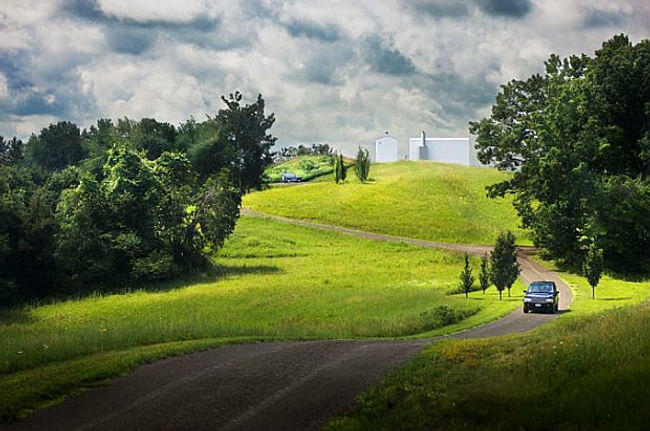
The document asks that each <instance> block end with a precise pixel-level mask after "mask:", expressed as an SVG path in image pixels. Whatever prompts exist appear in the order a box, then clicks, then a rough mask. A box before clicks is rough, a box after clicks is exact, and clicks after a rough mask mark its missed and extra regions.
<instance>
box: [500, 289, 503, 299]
mask: <svg viewBox="0 0 650 431" xmlns="http://www.w3.org/2000/svg"><path fill="white" fill-rule="evenodd" d="M502 295H503V290H499V301H503V296H502Z"/></svg>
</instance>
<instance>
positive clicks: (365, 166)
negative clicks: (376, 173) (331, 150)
mask: <svg viewBox="0 0 650 431" xmlns="http://www.w3.org/2000/svg"><path fill="white" fill-rule="evenodd" d="M354 172H355V173H356V174H357V178H359V181H361V182H362V183H365V182H366V180H367V179H368V175H369V174H370V152H369V151H368V150H367V149H362V148H361V147H359V151H358V152H357V160H356V162H355V164H354Z"/></svg>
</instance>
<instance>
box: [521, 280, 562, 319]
mask: <svg viewBox="0 0 650 431" xmlns="http://www.w3.org/2000/svg"><path fill="white" fill-rule="evenodd" d="M524 293H525V296H524V313H528V312H529V311H533V310H546V311H550V312H551V313H555V312H556V311H557V310H558V303H559V301H560V292H558V290H557V286H555V283H554V282H552V281H533V282H532V283H530V285H529V286H528V290H524Z"/></svg>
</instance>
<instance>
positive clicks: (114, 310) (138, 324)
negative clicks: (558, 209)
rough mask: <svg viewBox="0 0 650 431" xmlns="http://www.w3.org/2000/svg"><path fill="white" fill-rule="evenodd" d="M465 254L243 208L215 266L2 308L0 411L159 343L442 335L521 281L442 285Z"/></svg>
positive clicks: (175, 346) (25, 405)
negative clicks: (161, 280)
mask: <svg viewBox="0 0 650 431" xmlns="http://www.w3.org/2000/svg"><path fill="white" fill-rule="evenodd" d="M462 259H463V257H462V255H458V254H452V253H448V252H443V251H438V250H431V249H423V248H418V247H414V246H409V245H405V244H397V243H383V242H376V241H371V240H365V239H358V238H353V237H349V236H345V235H341V234H337V233H333V232H324V231H319V230H315V229H309V228H303V227H297V226H292V225H289V224H284V223H279V222H274V221H271V220H265V219H257V218H250V217H243V218H242V219H241V220H240V221H239V224H238V226H237V229H236V232H235V234H234V235H233V237H232V238H231V239H230V240H229V241H228V242H227V244H226V246H225V247H224V249H223V250H222V251H221V252H220V254H219V257H218V258H217V261H218V263H219V265H220V270H219V273H218V274H213V275H205V276H204V277H202V279H200V280H194V281H192V282H189V281H188V282H186V283H182V282H176V283H170V284H163V285H159V286H151V287H150V288H149V289H147V290H140V291H134V292H130V293H125V294H115V295H105V296H102V295H97V296H91V297H86V298H81V299H77V300H68V301H62V302H57V303H52V304H47V305H40V306H31V307H24V308H20V309H14V310H9V311H4V312H1V313H0V387H2V391H0V392H1V393H2V395H0V418H2V419H3V420H4V421H7V420H11V419H12V418H15V417H18V416H20V415H22V414H25V412H27V411H29V409H30V408H33V407H35V406H39V405H44V404H47V403H48V402H50V401H51V400H52V399H53V398H54V399H56V398H57V397H60V396H65V395H66V394H69V393H71V392H74V391H76V390H78V389H79V388H81V387H85V386H88V385H92V384H94V383H95V382H96V381H100V380H103V379H106V378H108V377H111V376H115V375H118V374H121V373H125V372H128V371H129V370H131V369H132V368H133V367H134V366H136V365H138V364H139V363H142V362H146V361H149V360H153V359H156V358H160V357H164V356H165V355H166V354H178V353H185V352H188V351H192V350H196V349H205V348H207V347H210V346H215V345H219V344H223V343H225V342H230V341H233V340H238V339H239V340H241V339H244V340H250V339H264V338H291V339H300V338H348V337H397V336H416V335H419V336H421V335H431V334H439V333H445V332H449V331H454V330H459V329H462V328H465V327H469V326H474V325H476V324H479V323H482V322H485V321H488V320H492V319H495V318H497V317H499V316H502V315H504V314H506V313H508V312H509V311H511V310H512V309H514V307H516V306H519V305H520V302H521V295H520V293H521V291H522V290H523V286H522V285H521V284H518V285H517V286H516V287H515V288H514V289H513V293H515V294H516V295H515V296H513V298H511V299H510V300H504V302H499V301H498V295H497V293H496V291H495V290H494V288H492V289H490V290H488V292H487V293H486V294H485V295H483V294H482V293H481V292H473V293H472V294H471V295H470V299H465V298H464V296H463V295H449V294H448V293H449V291H451V290H453V289H454V288H456V287H457V284H458V275H459V273H460V271H461V268H462V263H463V260H462ZM472 262H473V265H474V267H475V268H477V267H478V259H473V260H472Z"/></svg>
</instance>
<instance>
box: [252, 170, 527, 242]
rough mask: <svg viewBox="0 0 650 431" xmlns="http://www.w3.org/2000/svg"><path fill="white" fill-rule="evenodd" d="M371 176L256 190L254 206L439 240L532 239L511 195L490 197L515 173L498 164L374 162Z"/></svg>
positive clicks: (328, 179) (350, 225)
mask: <svg viewBox="0 0 650 431" xmlns="http://www.w3.org/2000/svg"><path fill="white" fill-rule="evenodd" d="M370 178H371V181H369V182H368V183H365V184H361V183H359V182H358V181H357V180H356V178H355V177H354V174H353V173H352V171H351V170H350V172H348V180H346V181H345V182H344V183H343V184H335V183H334V180H333V179H331V178H329V177H321V179H320V180H319V181H316V182H314V183H309V184H305V185H301V186H299V187H282V188H272V189H270V190H265V191H262V192H256V193H251V194H249V195H247V196H246V197H245V198H244V205H245V206H248V207H250V208H252V209H254V210H257V211H260V212H265V213H270V214H276V215H281V216H286V217H293V218H298V219H302V220H313V221H319V222H324V223H330V224H336V225H341V226H345V227H349V228H355V229H361V230H367V231H371V232H382V233H387V234H392V235H398V236H406V237H412V238H419V239H426V240H432V241H441V242H450V243H464V244H493V243H494V240H495V239H496V237H497V235H498V234H499V233H500V232H501V231H504V230H511V231H512V232H513V233H514V234H515V236H516V237H517V241H518V243H520V244H530V240H529V238H528V235H527V233H526V232H525V231H524V230H522V229H521V228H520V227H519V219H518V217H517V214H516V213H515V210H514V209H513V207H512V203H511V200H510V199H509V198H503V199H501V198H498V199H490V198H488V197H486V190H485V187H486V186H488V185H490V184H494V183H497V182H499V181H502V180H504V179H507V178H508V174H506V173H503V172H499V171H497V170H494V169H487V168H475V167H466V166H459V165H450V164H442V163H433V162H397V163H385V164H373V165H372V167H371V169H370Z"/></svg>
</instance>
